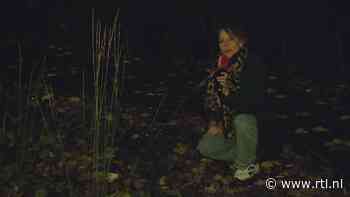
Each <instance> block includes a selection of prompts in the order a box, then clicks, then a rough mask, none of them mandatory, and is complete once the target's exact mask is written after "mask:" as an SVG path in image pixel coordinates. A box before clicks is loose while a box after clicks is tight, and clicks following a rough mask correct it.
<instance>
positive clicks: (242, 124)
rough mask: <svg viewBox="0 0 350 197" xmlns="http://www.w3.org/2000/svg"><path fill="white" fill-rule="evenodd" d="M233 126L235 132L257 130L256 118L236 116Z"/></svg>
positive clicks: (247, 115) (242, 115)
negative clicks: (235, 129)
mask: <svg viewBox="0 0 350 197" xmlns="http://www.w3.org/2000/svg"><path fill="white" fill-rule="evenodd" d="M234 125H235V127H236V128H237V130H247V129H248V130H249V129H256V128H257V120H256V117H255V116H254V115H252V114H238V115H237V116H236V117H235V118H234Z"/></svg>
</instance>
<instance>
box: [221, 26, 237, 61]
mask: <svg viewBox="0 0 350 197" xmlns="http://www.w3.org/2000/svg"><path fill="white" fill-rule="evenodd" d="M219 48H220V51H221V53H223V54H225V55H229V56H231V55H233V54H234V53H236V52H237V51H238V49H239V42H238V39H237V38H235V37H234V36H232V35H230V34H229V33H228V32H226V31H225V30H221V31H220V32H219Z"/></svg>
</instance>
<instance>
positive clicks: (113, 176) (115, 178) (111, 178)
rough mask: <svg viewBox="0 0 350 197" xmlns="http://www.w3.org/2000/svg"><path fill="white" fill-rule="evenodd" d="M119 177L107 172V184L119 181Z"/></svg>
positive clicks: (116, 174)
mask: <svg viewBox="0 0 350 197" xmlns="http://www.w3.org/2000/svg"><path fill="white" fill-rule="evenodd" d="M119 177H120V175H119V174H118V173H113V172H109V173H108V174H107V180H108V182H109V183H112V182H114V181H116V180H117V179H119Z"/></svg>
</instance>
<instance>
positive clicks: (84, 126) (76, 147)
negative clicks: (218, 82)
mask: <svg viewBox="0 0 350 197" xmlns="http://www.w3.org/2000/svg"><path fill="white" fill-rule="evenodd" d="M0 9H1V10H2V11H1V12H0V15H1V21H2V23H1V24H2V28H1V29H2V30H1V31H0V34H1V37H0V38H1V42H0V52H1V59H0V64H1V72H0V147H1V148H0V196H1V197H2V196H4V197H5V196H6V197H27V196H28V197H31V196H33V197H54V196H57V197H58V196H70V197H78V196H85V197H90V196H91V197H92V196H99V197H102V196H103V197H131V196H132V197H156V196H161V197H185V196H186V197H187V196H198V197H206V196H222V197H226V196H232V197H233V196H241V197H243V196H247V197H251V196H259V197H263V196H266V197H268V196H295V197H297V196H305V197H309V196H310V197H311V196H312V197H313V196H320V197H326V196H332V197H333V196H350V194H349V192H350V191H349V189H350V179H349V178H350V169H349V164H350V157H349V153H350V134H349V133H348V132H349V131H350V130H349V129H350V103H349V99H350V77H349V74H350V59H349V56H348V53H349V51H350V37H349V33H350V27H349V25H348V22H349V21H350V16H349V14H348V10H347V6H346V2H345V1H331V0H328V1H327V0H319V1H268V2H265V1H235V0H232V1H198V2H194V1H193V2H192V1H135V2H131V1H128V2H126V1H125V2H120V1H99V2H97V1H95V2H90V1H68V0H61V1H59V0H51V1H44V0H21V1H7V3H4V5H2V6H1V8H0ZM221 25H231V26H237V27H240V28H241V29H242V30H244V31H245V32H246V33H247V35H248V38H249V53H248V57H249V54H250V52H252V53H254V54H256V55H257V56H258V57H259V59H260V60H261V63H263V64H264V65H266V67H267V74H266V77H265V84H266V85H265V89H264V94H265V100H264V113H263V115H262V116H261V118H260V119H259V121H258V146H257V162H258V163H259V165H260V172H259V173H258V174H256V175H255V176H254V177H253V178H251V179H249V180H247V181H239V180H236V179H235V178H234V177H233V176H232V169H230V162H227V161H222V160H215V159H211V158H208V157H205V156H203V155H201V154H200V153H199V152H198V150H197V149H196V146H197V144H198V142H199V140H200V139H201V136H202V135H203V134H204V133H206V129H207V119H206V118H205V113H206V112H205V110H204V109H203V102H204V101H203V92H204V90H203V89H201V86H199V84H200V83H201V82H202V80H203V79H206V78H207V76H208V73H207V72H206V71H205V70H206V69H207V68H209V67H212V66H214V65H215V64H216V61H217V55H218V52H219V47H218V43H217V42H218V35H217V32H218V28H219V27H220V26H221ZM271 179H273V180H275V181H276V187H273V188H269V187H268V185H267V184H268V181H269V180H271ZM283 181H290V182H292V183H291V185H290V186H288V188H284V187H283V185H282V184H283V183H282V182H283ZM293 181H294V182H293ZM297 181H309V182H310V183H311V185H312V186H310V187H306V186H305V187H304V186H301V185H300V186H295V185H292V184H294V183H297ZM315 183H316V185H315ZM297 184H298V183H297ZM301 184H302V183H301Z"/></svg>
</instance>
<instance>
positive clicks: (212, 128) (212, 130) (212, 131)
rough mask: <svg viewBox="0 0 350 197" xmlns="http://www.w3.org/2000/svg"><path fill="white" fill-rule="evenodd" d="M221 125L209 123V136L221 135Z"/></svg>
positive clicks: (213, 122)
mask: <svg viewBox="0 0 350 197" xmlns="http://www.w3.org/2000/svg"><path fill="white" fill-rule="evenodd" d="M222 124H223V123H217V122H215V121H210V122H209V126H208V134H209V135H214V136H215V135H223V133H224V131H223V125H222Z"/></svg>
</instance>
